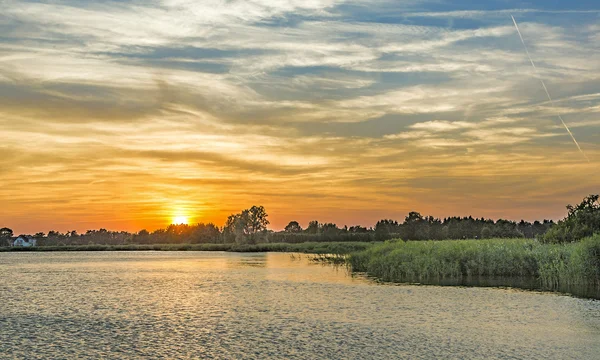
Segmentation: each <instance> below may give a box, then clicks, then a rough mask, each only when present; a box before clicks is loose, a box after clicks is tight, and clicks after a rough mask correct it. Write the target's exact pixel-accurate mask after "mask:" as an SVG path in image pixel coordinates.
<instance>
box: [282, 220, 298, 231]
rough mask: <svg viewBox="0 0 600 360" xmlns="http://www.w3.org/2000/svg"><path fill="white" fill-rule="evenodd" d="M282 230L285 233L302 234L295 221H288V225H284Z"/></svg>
mask: <svg viewBox="0 0 600 360" xmlns="http://www.w3.org/2000/svg"><path fill="white" fill-rule="evenodd" d="M284 230H285V232H289V233H300V232H302V227H301V226H300V224H299V223H298V222H297V221H290V223H289V224H287V225H286V227H285V229H284Z"/></svg>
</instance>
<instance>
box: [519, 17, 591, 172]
mask: <svg viewBox="0 0 600 360" xmlns="http://www.w3.org/2000/svg"><path fill="white" fill-rule="evenodd" d="M510 17H511V18H512V21H513V23H514V24H515V28H517V32H518V33H519V38H521V42H522V43H523V47H524V48H525V52H526V53H527V57H528V58H529V61H530V62H531V66H533V70H534V71H535V75H536V76H537V78H538V79H540V82H541V83H542V87H543V88H544V91H545V92H546V95H548V100H550V105H551V106H552V107H553V108H554V107H555V106H554V100H552V97H551V96H550V92H549V91H548V88H547V87H546V83H545V82H544V80H543V79H542V77H541V76H540V74H539V72H538V69H537V67H536V66H535V63H534V62H533V59H532V58H531V54H530V53H529V49H527V45H526V44H525V40H524V39H523V35H522V34H521V30H519V25H517V20H515V17H514V16H512V15H511V16H510ZM556 115H557V116H558V118H559V119H560V122H561V123H562V124H563V126H564V127H565V130H567V132H568V133H569V135H570V136H571V139H573V142H574V143H575V145H577V148H578V149H579V151H580V152H581V155H583V157H584V158H585V159H586V160H587V161H588V162H590V159H589V158H588V157H587V155H585V153H584V152H583V150H582V149H581V146H579V143H578V142H577V140H576V139H575V136H573V133H572V132H571V130H570V129H569V127H568V126H567V124H566V123H565V121H564V120H563V118H562V116H561V115H560V114H559V113H558V112H557V114H556Z"/></svg>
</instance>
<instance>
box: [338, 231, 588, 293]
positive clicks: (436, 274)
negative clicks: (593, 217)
mask: <svg viewBox="0 0 600 360" xmlns="http://www.w3.org/2000/svg"><path fill="white" fill-rule="evenodd" d="M348 262H349V265H350V266H351V268H352V270H353V271H356V272H364V273H367V274H368V275H369V276H373V277H375V278H377V279H379V280H381V281H387V282H421V283H435V282H439V281H440V280H444V279H459V278H475V277H504V278H534V279H536V280H537V281H538V283H539V285H540V287H542V288H545V289H556V288H558V287H560V286H572V285H586V286H589V285H593V286H600V235H597V236H595V237H591V238H587V239H584V240H583V241H581V242H578V243H570V244H541V243H539V242H537V241H535V240H526V239H508V240H507V239H491V240H446V241H422V242H416V241H414V242H403V241H399V240H398V241H387V242H385V243H382V244H378V245H374V246H372V247H370V248H368V249H365V250H363V251H359V252H355V253H352V254H351V255H350V256H349V257H348Z"/></svg>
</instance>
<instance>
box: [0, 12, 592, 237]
mask: <svg viewBox="0 0 600 360" xmlns="http://www.w3.org/2000/svg"><path fill="white" fill-rule="evenodd" d="M3 4H6V6H5V7H3V12H2V14H0V30H2V32H1V33H2V35H0V53H1V54H2V55H0V126H2V129H3V131H2V132H3V141H2V143H1V144H0V165H1V167H2V169H3V170H2V172H0V199H2V206H0V227H2V226H7V227H9V228H11V229H13V230H14V231H15V233H23V234H35V233H37V232H41V231H43V232H47V231H49V230H57V231H61V232H64V231H71V230H76V231H78V232H83V231H86V230H90V229H100V228H106V229H118V230H117V231H129V232H133V231H136V232H137V231H139V230H142V229H147V230H150V231H153V230H156V229H158V228H164V227H166V226H167V225H168V224H169V223H170V222H172V221H173V220H174V219H176V218H179V219H184V218H185V219H187V221H189V222H191V223H210V222H212V223H214V224H216V225H218V226H222V225H223V223H224V222H225V219H226V218H227V216H228V215H229V214H232V213H236V212H238V211H240V210H241V209H244V208H247V207H249V206H251V205H253V204H261V205H263V206H264V207H265V208H266V209H267V211H268V213H270V216H269V220H270V221H271V226H270V227H271V228H274V229H283V227H285V225H287V223H288V222H289V221H292V220H295V221H298V222H299V223H300V224H301V225H303V226H305V225H306V224H307V223H308V221H311V220H315V219H316V220H318V221H320V222H331V223H336V224H338V225H339V226H343V225H344V224H345V225H348V226H350V225H361V226H366V227H369V226H373V225H374V224H375V223H376V222H377V221H378V220H381V219H394V220H398V221H400V220H402V219H404V217H405V216H406V214H407V213H408V212H410V211H418V212H419V213H421V214H423V215H431V216H434V217H436V218H444V217H448V216H461V217H462V216H473V217H476V218H481V217H484V218H491V219H494V220H496V219H500V218H502V219H509V220H513V221H520V220H522V219H523V220H526V221H530V222H532V221H534V220H540V221H541V220H543V219H549V220H554V221H557V220H559V219H562V218H563V217H564V216H565V215H566V213H567V211H566V209H565V206H566V205H567V204H576V203H578V202H579V201H580V200H581V199H583V198H584V197H585V196H587V195H589V194H595V193H598V192H599V191H600V190H599V189H600V187H599V185H600V182H599V181H598V178H597V172H598V160H599V159H600V131H599V130H600V120H598V115H599V114H600V25H598V23H599V21H598V20H599V19H600V5H599V4H598V3H597V2H593V1H580V2H577V3H572V2H570V3H568V4H548V3H547V2H545V1H541V0H534V1H531V2H527V3H524V2H521V1H514V0H510V1H489V2H486V3H485V4H479V3H477V2H474V1H458V2H452V3H444V2H438V1H435V2H430V1H424V0H415V1H410V2H408V3H404V4H402V3H398V2H396V1H391V0H378V1H377V2H376V3H375V4H373V2H367V1H364V0H355V1H344V0H340V1H336V0H317V1H311V2H304V1H295V0H294V1H286V2H276V3H271V2H269V1H262V0H260V1H252V2H248V1H245V2H242V1H233V2H226V3H225V2H221V1H217V0H215V1H212V0H211V1H207V2H203V3H202V4H198V3H195V2H192V1H186V0H164V1H160V2H158V3H157V2H152V3H147V4H146V3H140V2H137V1H123V2H112V1H109V2H100V3H97V2H88V1H83V2H76V3H73V2H71V1H66V0H65V1H60V0H59V1H54V2H51V3H43V2H38V1H31V2H23V1H13V0H7V1H5V2H4V3H3ZM511 16H514V19H515V21H516V22H517V23H518V27H519V29H520V33H521V34H519V32H518V30H517V29H516V28H515V25H516V24H513V20H512V19H511ZM174 19H177V21H174ZM520 35H522V37H523V42H524V43H526V46H527V48H528V50H529V53H530V56H531V62H530V59H529V58H528V54H527V53H526V50H525V48H524V46H523V43H522V42H521V39H520ZM533 62H535V65H534V66H536V67H537V70H535V69H533V68H532V64H533ZM536 71H537V72H536ZM540 80H543V82H544V83H543V86H542V85H540ZM546 86H547V91H548V92H547V93H546V92H545V87H546ZM546 95H548V97H550V95H551V100H549V99H548V97H547V96H546ZM559 116H562V118H560V117H559ZM562 119H564V123H565V124H566V125H568V129H565V127H566V126H565V127H563V125H562V124H561V122H562V121H563V120H562ZM571 132H572V138H571V136H570V133H571ZM574 142H575V143H574ZM576 145H577V146H576ZM579 146H581V150H582V152H580V151H579V149H578V147H579ZM582 153H583V154H585V155H584V156H585V157H587V158H589V160H590V161H589V162H588V161H586V158H585V157H584V156H582Z"/></svg>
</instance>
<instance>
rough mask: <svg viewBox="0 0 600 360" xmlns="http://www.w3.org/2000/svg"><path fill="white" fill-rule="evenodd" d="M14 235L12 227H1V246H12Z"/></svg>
mask: <svg viewBox="0 0 600 360" xmlns="http://www.w3.org/2000/svg"><path fill="white" fill-rule="evenodd" d="M12 237H13V231H12V229H9V228H7V227H3V228H1V229H0V246H10V241H11V240H12Z"/></svg>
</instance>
